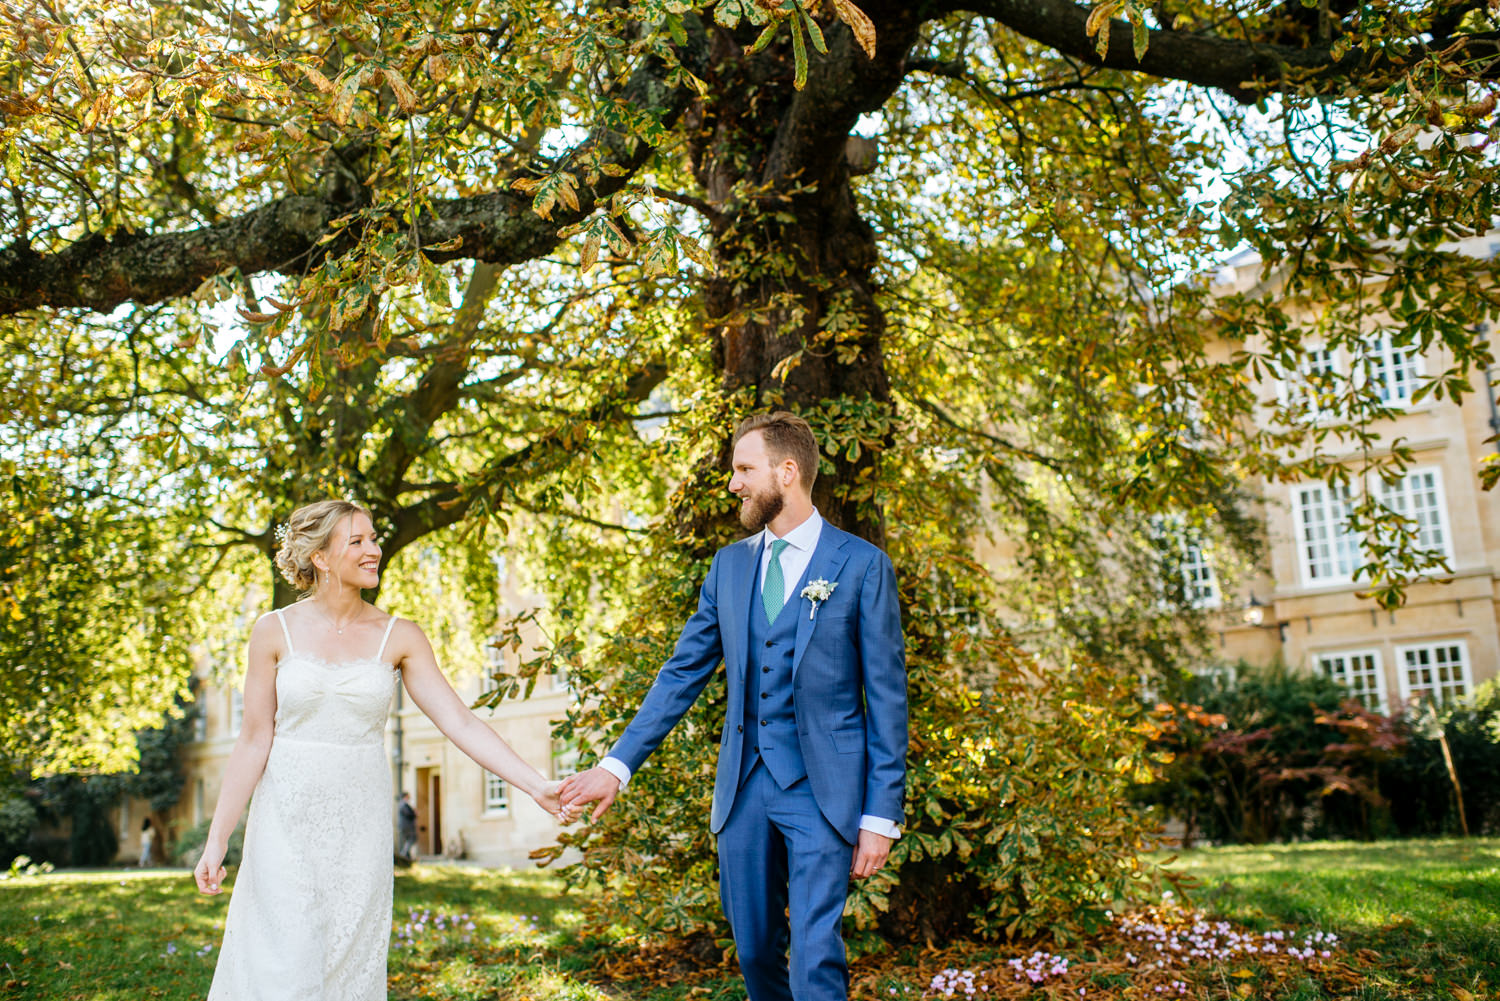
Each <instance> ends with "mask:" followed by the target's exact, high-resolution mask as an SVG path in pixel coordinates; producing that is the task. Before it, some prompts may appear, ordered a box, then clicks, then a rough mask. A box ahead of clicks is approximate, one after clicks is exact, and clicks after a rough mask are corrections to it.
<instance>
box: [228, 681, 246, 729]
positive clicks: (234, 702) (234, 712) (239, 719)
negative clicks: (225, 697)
mask: <svg viewBox="0 0 1500 1001" xmlns="http://www.w3.org/2000/svg"><path fill="white" fill-rule="evenodd" d="M244 722H245V693H244V692H242V691H240V690H239V689H238V688H231V689H230V690H229V735H230V736H231V737H238V736H239V735H240V726H241V725H242V724H243V723H244Z"/></svg>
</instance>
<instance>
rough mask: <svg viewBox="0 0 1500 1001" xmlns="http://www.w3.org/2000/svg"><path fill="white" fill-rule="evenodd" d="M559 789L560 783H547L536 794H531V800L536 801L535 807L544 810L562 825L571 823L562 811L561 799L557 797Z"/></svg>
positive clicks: (570, 819) (569, 818)
mask: <svg viewBox="0 0 1500 1001" xmlns="http://www.w3.org/2000/svg"><path fill="white" fill-rule="evenodd" d="M561 788H562V783H561V782H547V783H545V784H543V786H542V787H541V789H539V790H538V791H537V792H534V793H532V795H531V798H532V799H534V800H536V805H537V806H539V807H541V808H542V809H543V810H546V811H547V812H548V813H550V814H552V816H554V817H556V818H558V819H559V820H561V821H562V822H563V823H565V824H566V823H571V822H572V818H571V817H569V816H568V815H567V811H566V810H564V809H563V805H562V798H561V797H560V796H559V795H558V790H559V789H561Z"/></svg>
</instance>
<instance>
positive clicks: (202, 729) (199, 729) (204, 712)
mask: <svg viewBox="0 0 1500 1001" xmlns="http://www.w3.org/2000/svg"><path fill="white" fill-rule="evenodd" d="M207 739H208V707H207V706H205V705H204V704H203V703H202V702H197V703H194V705H193V740H194V741H195V742H197V743H200V744H201V743H203V741H205V740H207Z"/></svg>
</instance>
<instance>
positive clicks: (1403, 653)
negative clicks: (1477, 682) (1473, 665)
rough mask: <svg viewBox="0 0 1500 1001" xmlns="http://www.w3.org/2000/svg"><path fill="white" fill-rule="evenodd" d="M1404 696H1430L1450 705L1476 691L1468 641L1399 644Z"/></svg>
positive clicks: (1397, 653)
mask: <svg viewBox="0 0 1500 1001" xmlns="http://www.w3.org/2000/svg"><path fill="white" fill-rule="evenodd" d="M1396 664H1397V667H1398V669H1399V672H1400V679H1401V699H1402V701H1404V702H1409V701H1411V700H1412V699H1422V700H1427V699H1431V700H1432V701H1433V702H1435V703H1437V704H1438V705H1439V706H1445V705H1448V704H1449V703H1450V702H1453V701H1454V700H1455V699H1459V698H1462V697H1463V696H1465V695H1467V694H1468V693H1469V692H1471V691H1473V683H1472V682H1471V681H1470V680H1469V645H1468V644H1467V643H1465V642H1464V641H1463V640H1442V641H1440V642H1436V643H1414V644H1412V645H1410V646H1401V647H1397V648H1396Z"/></svg>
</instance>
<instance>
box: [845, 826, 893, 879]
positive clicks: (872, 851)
mask: <svg viewBox="0 0 1500 1001" xmlns="http://www.w3.org/2000/svg"><path fill="white" fill-rule="evenodd" d="M894 840H895V839H894V838H888V837H886V836H885V835H884V834H876V833H875V832H874V831H866V830H864V829H861V830H860V832H859V843H858V844H856V845H855V846H854V864H853V865H852V866H850V867H849V875H851V876H853V877H854V878H855V879H864V878H865V877H866V876H873V875H874V874H875V873H876V871H878V870H879V869H882V868H884V866H885V860H886V856H888V855H890V853H891V844H892V842H893V841H894Z"/></svg>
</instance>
